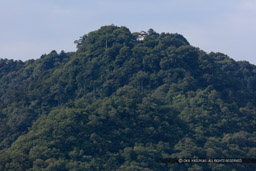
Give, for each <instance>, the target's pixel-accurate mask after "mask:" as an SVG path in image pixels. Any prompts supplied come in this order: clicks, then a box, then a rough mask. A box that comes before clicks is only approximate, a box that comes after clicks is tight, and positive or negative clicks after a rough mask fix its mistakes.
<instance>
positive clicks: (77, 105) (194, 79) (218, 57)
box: [0, 25, 256, 170]
mask: <svg viewBox="0 0 256 171" xmlns="http://www.w3.org/2000/svg"><path fill="white" fill-rule="evenodd" d="M138 34H139V33H131V32H130V31H129V29H127V28H126V27H117V26H112V25H111V26H104V27H101V28H100V29H99V30H97V31H94V32H91V33H89V34H88V35H84V36H83V37H81V39H80V40H78V41H76V43H77V48H78V50H77V52H75V53H65V52H61V53H60V54H57V53H56V52H55V51H53V52H51V53H50V54H49V55H43V56H42V57H41V58H40V59H37V60H31V61H26V62H21V61H9V60H1V65H0V67H1V68H0V69H1V70H0V76H1V78H0V81H1V85H2V86H1V90H0V91H1V94H0V95H1V98H0V99H1V101H0V102H1V103H0V109H1V110H0V126H1V127H0V130H1V131H0V132H1V134H0V141H1V142H0V149H1V152H0V170H27V169H28V170H79V169H80V170H84V169H90V170H169V169H171V168H172V169H174V170H177V169H184V170H185V169H194V170H207V169H208V170H211V169H215V170H223V169H230V170H232V169H233V168H234V169H238V170H239V169H240V170H241V169H246V170H254V168H255V164H230V165H221V164H218V165H214V164H212V165H197V164H194V165H186V164H183V165H178V164H166V163H160V162H159V159H161V158H168V157H172V158H175V157H181V158H185V157H195V158H196V157H199V158H200V157H201V158H214V157H219V158H224V157H228V158H237V157H248V158H253V157H256V148H255V147H256V132H255V127H256V126H255V125H256V124H255V121H256V110H255V105H256V67H255V66H254V65H251V64H249V63H248V62H236V61H234V60H233V59H231V58H229V57H228V56H226V55H224V54H221V53H210V54H207V53H205V52H203V51H201V50H200V49H198V48H195V47H193V46H191V45H190V44H189V43H188V41H187V40H186V39H185V38H184V37H183V36H182V35H179V34H169V33H161V34H158V33H156V32H154V31H153V30H152V29H150V30H149V31H148V35H147V36H145V38H144V40H143V41H138V40H137V36H138Z"/></svg>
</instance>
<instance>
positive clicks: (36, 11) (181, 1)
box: [0, 0, 256, 64]
mask: <svg viewBox="0 0 256 171" xmlns="http://www.w3.org/2000/svg"><path fill="white" fill-rule="evenodd" d="M0 24H1V25H0V58H9V59H21V60H27V59H32V58H34V59H36V58H39V57H40V56H41V55H42V54H45V53H49V52H50V51H51V50H57V51H58V52H60V51H61V50H64V51H66V52H68V51H75V50H76V48H75V44H74V43H73V42H74V40H77V39H79V37H80V36H82V35H84V34H86V33H88V32H90V31H94V30H97V29H99V28H100V27H101V26H103V25H110V24H114V25H117V26H126V27H128V28H129V29H130V30H131V32H135V31H141V30H145V31H147V30H148V29H149V28H153V29H154V30H155V31H156V32H158V33H161V32H169V33H180V34H182V35H184V36H185V37H186V38H187V40H188V41H189V42H190V43H191V44H192V45H193V46H196V47H199V48H200V49H202V50H204V51H206V52H211V51H213V52H222V53H225V54H227V55H229V56H230V57H231V58H233V59H235V60H247V61H249V62H251V63H254V64H256V53H255V49H256V0H214V1H213V0H208V1H206V0H161V1H156V0H154V1H153V0H90V1H89V0H0Z"/></svg>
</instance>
